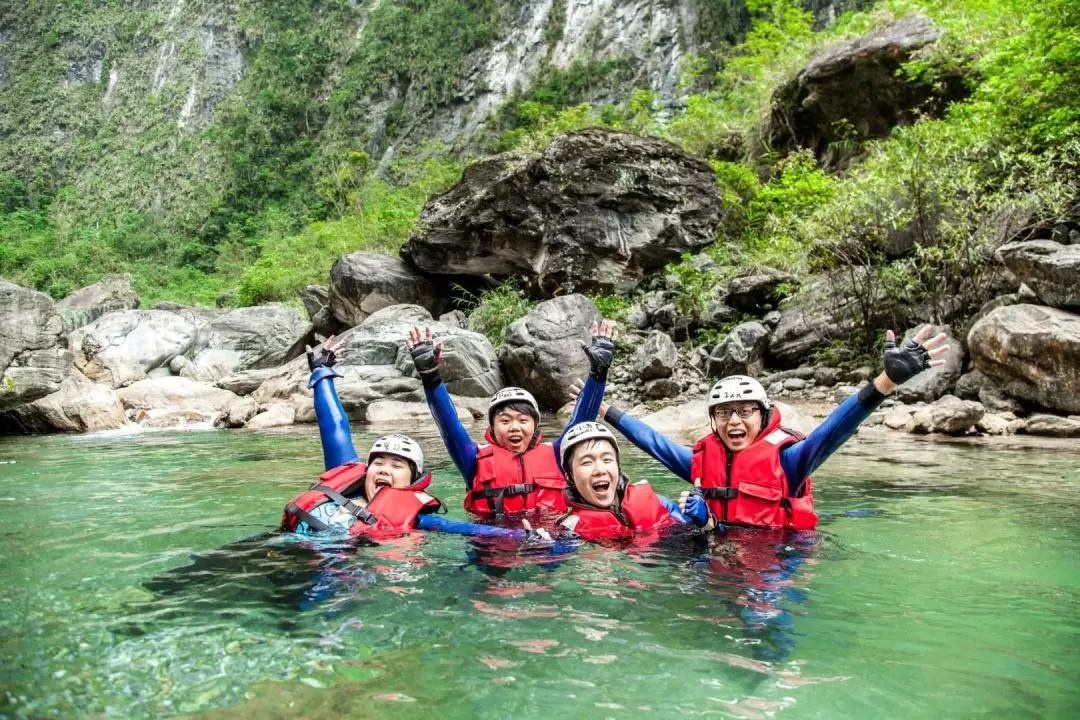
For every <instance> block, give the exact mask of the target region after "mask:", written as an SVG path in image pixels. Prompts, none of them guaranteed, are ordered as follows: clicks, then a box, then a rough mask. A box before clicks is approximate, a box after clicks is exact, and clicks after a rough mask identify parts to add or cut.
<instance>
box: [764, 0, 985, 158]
mask: <svg viewBox="0 0 1080 720" xmlns="http://www.w3.org/2000/svg"><path fill="white" fill-rule="evenodd" d="M939 37H940V33H939V32H938V30H936V29H935V28H934V26H933V24H932V23H931V21H930V20H929V18H926V17H924V16H920V15H911V16H908V17H905V18H902V19H900V20H897V21H896V22H894V23H892V24H891V25H889V26H887V27H884V28H882V29H880V30H876V31H874V32H871V33H868V34H866V35H863V36H862V37H859V38H856V39H854V40H850V41H847V42H843V43H840V44H838V45H835V46H833V47H830V48H826V49H825V50H822V51H821V52H819V53H818V54H817V55H815V56H814V57H813V58H812V59H811V60H810V62H809V64H807V66H806V67H805V68H803V69H802V70H800V71H799V72H798V73H797V74H796V75H795V77H794V78H792V79H791V80H790V81H788V82H787V83H785V84H783V85H781V86H780V87H779V88H777V90H776V92H775V93H774V94H773V102H772V114H771V117H770V119H769V121H768V126H767V128H766V129H765V133H764V138H763V139H764V142H765V144H766V145H767V146H768V147H770V148H771V149H772V150H773V151H781V152H783V151H787V150H794V149H795V148H798V147H806V148H810V149H811V150H812V151H813V152H814V154H815V155H816V156H817V158H818V160H819V161H820V162H821V163H822V164H823V165H825V166H828V167H843V166H844V165H845V164H846V163H847V161H848V160H849V159H850V158H851V157H853V156H854V155H856V154H858V153H859V152H860V148H859V145H860V141H864V140H869V139H872V138H883V137H886V136H888V134H889V131H890V130H892V128H894V127H896V126H897V125H910V124H912V123H914V122H915V121H916V120H918V119H919V118H920V117H922V116H926V115H931V116H936V115H940V114H941V113H942V112H943V111H944V108H945V106H946V105H947V104H948V103H949V102H953V101H956V100H961V99H963V98H964V97H966V96H967V95H968V92H969V91H968V89H967V87H966V85H965V82H964V76H963V73H962V71H961V69H960V68H962V65H960V64H958V63H957V64H953V65H945V64H941V65H940V66H939V67H937V68H936V71H935V72H933V73H927V78H926V79H923V78H922V77H912V76H910V75H908V74H907V73H904V72H903V71H902V69H901V68H902V66H903V64H904V63H906V62H908V61H909V60H911V59H912V58H913V57H914V53H915V52H916V51H918V50H919V49H921V48H924V47H926V46H928V45H932V44H933V43H935V42H937V40H938V38H939Z"/></svg>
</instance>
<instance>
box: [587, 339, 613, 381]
mask: <svg viewBox="0 0 1080 720" xmlns="http://www.w3.org/2000/svg"><path fill="white" fill-rule="evenodd" d="M582 347H583V349H584V350H585V354H586V355H587V356H588V357H589V374H590V375H592V376H593V379H595V380H596V381H597V382H606V381H607V374H608V370H609V369H610V368H611V363H612V361H613V360H614V359H615V341H614V340H612V339H611V338H609V337H604V336H602V335H596V336H595V337H593V339H592V345H583V346H582Z"/></svg>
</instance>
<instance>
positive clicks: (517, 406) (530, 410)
mask: <svg viewBox="0 0 1080 720" xmlns="http://www.w3.org/2000/svg"><path fill="white" fill-rule="evenodd" d="M503 410H510V411H511V412H517V413H521V414H523V415H528V416H529V417H531V418H532V419H533V421H534V422H535V423H536V424H537V425H539V424H540V413H538V412H536V408H534V407H533V406H532V404H530V403H527V402H525V401H524V400H512V401H510V402H507V403H503V404H502V405H496V406H495V407H493V408H491V412H489V413H488V425H489V426H491V427H495V416H496V415H498V414H499V413H501V412H502V411H503Z"/></svg>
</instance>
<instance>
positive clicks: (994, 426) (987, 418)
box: [975, 413, 1012, 435]
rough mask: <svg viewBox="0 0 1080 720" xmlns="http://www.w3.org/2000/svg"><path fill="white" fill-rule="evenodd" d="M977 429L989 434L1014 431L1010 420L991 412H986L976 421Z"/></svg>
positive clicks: (1003, 433) (1005, 433) (1006, 433)
mask: <svg viewBox="0 0 1080 720" xmlns="http://www.w3.org/2000/svg"><path fill="white" fill-rule="evenodd" d="M975 429H976V430H978V431H979V432H981V433H985V434H987V435H1009V434H1010V433H1011V432H1012V428H1011V425H1010V421H1009V420H1007V419H1005V418H1004V417H1002V416H1001V415H992V414H990V413H986V414H985V415H983V416H982V418H981V419H980V420H979V422H977V423H975Z"/></svg>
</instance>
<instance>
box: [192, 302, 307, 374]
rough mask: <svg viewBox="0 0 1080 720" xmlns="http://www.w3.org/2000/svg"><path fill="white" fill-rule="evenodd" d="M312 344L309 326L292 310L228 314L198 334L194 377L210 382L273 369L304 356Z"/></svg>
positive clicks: (248, 310) (252, 309) (258, 309)
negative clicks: (245, 371) (253, 371)
mask: <svg viewBox="0 0 1080 720" xmlns="http://www.w3.org/2000/svg"><path fill="white" fill-rule="evenodd" d="M313 342H314V337H313V336H312V326H311V323H309V322H307V321H306V320H304V318H303V316H301V315H300V313H298V312H297V311H295V310H293V309H292V308H287V307H282V306H279V305H262V306H258V307H246V308H238V309H236V310H230V311H229V312H227V313H224V314H222V315H219V316H217V317H215V318H214V319H213V320H211V321H210V322H208V323H206V324H205V325H203V326H202V328H201V329H200V330H199V333H198V337H197V339H196V341H195V349H196V354H195V357H194V359H193V360H192V363H193V365H194V366H195V377H196V378H198V379H201V380H207V381H211V382H212V381H214V380H218V379H220V378H223V377H225V376H226V375H229V374H231V373H233V372H235V371H238V370H258V369H263V368H270V367H276V366H278V365H281V364H283V363H286V362H288V361H289V360H292V359H293V358H295V357H298V356H300V355H303V354H304V346H305V345H306V344H310V343H313Z"/></svg>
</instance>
